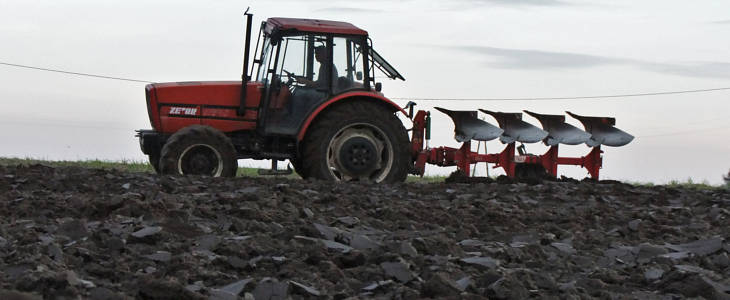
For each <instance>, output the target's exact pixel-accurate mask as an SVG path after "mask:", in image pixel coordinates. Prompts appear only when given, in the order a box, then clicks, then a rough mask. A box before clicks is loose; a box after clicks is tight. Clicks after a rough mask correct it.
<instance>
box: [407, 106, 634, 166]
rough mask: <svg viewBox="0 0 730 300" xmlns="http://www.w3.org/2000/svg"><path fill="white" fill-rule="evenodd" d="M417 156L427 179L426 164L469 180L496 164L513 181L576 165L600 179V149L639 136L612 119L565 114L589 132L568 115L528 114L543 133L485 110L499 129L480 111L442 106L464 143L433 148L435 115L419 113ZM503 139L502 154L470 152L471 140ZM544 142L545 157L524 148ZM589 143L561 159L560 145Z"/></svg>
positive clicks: (507, 114) (415, 137) (514, 118)
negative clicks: (474, 169) (473, 170)
mask: <svg viewBox="0 0 730 300" xmlns="http://www.w3.org/2000/svg"><path fill="white" fill-rule="evenodd" d="M414 105H415V104H409V105H408V107H409V108H410V111H411V113H410V115H411V116H412V119H413V124H414V127H413V132H412V134H413V138H412V144H411V145H412V147H413V149H412V152H413V153H415V155H416V157H415V170H414V173H415V174H417V175H421V176H422V175H423V174H424V171H425V166H426V164H432V165H437V166H456V167H457V169H458V170H459V171H461V172H462V173H463V174H464V175H466V176H469V174H470V166H471V165H472V164H476V163H480V162H483V163H492V164H494V168H502V169H503V170H504V172H505V173H506V175H507V176H509V177H512V178H530V177H535V176H542V175H544V174H547V175H549V176H552V177H557V176H558V165H575V166H581V167H583V168H585V169H586V170H587V171H588V173H589V174H590V176H591V178H593V179H596V180H597V179H598V175H599V170H600V169H601V166H602V163H603V158H602V155H601V153H603V151H602V150H601V146H602V145H605V146H611V147H620V146H623V145H626V144H628V143H629V142H631V141H632V140H633V139H634V137H633V136H632V135H630V134H628V133H626V132H624V131H622V130H620V129H618V128H616V127H614V125H615V124H616V120H615V119H614V118H609V117H587V116H581V115H577V114H574V113H571V112H566V113H567V114H568V115H569V116H571V117H573V118H575V119H577V120H578V121H580V122H581V123H582V124H583V127H584V128H585V131H584V130H581V129H579V128H576V127H575V126H573V125H570V124H568V123H566V122H565V116H563V115H546V114H538V113H534V112H530V111H526V110H525V111H524V112H525V113H527V114H528V115H530V116H532V117H534V118H535V119H537V120H538V121H539V122H540V123H541V124H542V129H540V128H538V127H536V126H534V125H532V124H529V123H527V122H525V121H523V120H522V113H519V112H516V113H512V112H495V111H489V110H484V109H480V110H479V111H481V112H483V113H485V114H488V115H491V116H492V117H493V118H494V119H495V120H497V123H498V124H499V126H498V127H497V126H494V125H492V124H490V123H488V122H486V121H484V120H481V119H479V118H478V116H477V113H478V112H477V111H455V110H448V109H444V108H441V107H435V108H436V110H438V111H440V112H442V113H444V114H447V115H448V116H449V117H451V120H453V122H454V126H455V128H454V138H455V139H456V141H458V142H461V143H462V145H461V147H460V148H458V149H457V148H452V147H445V146H444V147H435V148H430V147H429V146H428V142H427V141H428V140H429V139H430V138H431V137H430V135H431V133H430V127H431V126H430V123H431V115H430V112H428V111H424V110H419V111H418V112H417V113H416V114H415V116H414V115H413V106H414ZM496 138H499V140H500V141H501V142H502V143H503V144H506V146H505V148H504V149H503V150H502V151H501V152H499V153H491V154H490V153H486V154H480V153H479V152H478V151H477V152H474V151H472V150H471V148H472V147H471V146H472V145H471V141H472V140H474V141H478V142H482V141H484V142H486V141H490V140H494V139H496ZM540 141H542V142H543V143H544V144H545V145H547V146H549V147H550V148H549V149H548V151H547V152H545V153H544V154H542V155H535V154H529V153H526V151H525V148H524V145H520V146H516V143H517V142H519V143H521V144H529V143H537V142H540ZM583 143H585V144H586V145H588V146H589V147H591V148H592V149H591V151H590V152H589V153H588V154H587V155H585V156H582V157H562V156H559V155H558V148H559V145H560V144H565V145H579V144H583Z"/></svg>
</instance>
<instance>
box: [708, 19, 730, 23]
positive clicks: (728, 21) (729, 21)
mask: <svg viewBox="0 0 730 300" xmlns="http://www.w3.org/2000/svg"><path fill="white" fill-rule="evenodd" d="M712 24H730V20H720V21H715V22H712Z"/></svg>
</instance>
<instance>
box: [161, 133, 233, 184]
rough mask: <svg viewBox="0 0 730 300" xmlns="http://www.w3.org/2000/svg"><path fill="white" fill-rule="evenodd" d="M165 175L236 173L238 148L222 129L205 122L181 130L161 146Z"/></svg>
mask: <svg viewBox="0 0 730 300" xmlns="http://www.w3.org/2000/svg"><path fill="white" fill-rule="evenodd" d="M159 167H160V172H161V173H162V174H172V175H206V176H213V177H233V176H236V171H237V170H238V163H237V159H236V149H235V148H234V147H233V144H232V143H231V140H230V139H229V138H228V137H227V136H226V135H225V134H223V133H222V132H220V131H218V130H216V129H214V128H212V127H209V126H203V125H193V126H188V127H185V128H183V129H180V130H179V131H178V132H176V133H175V134H173V135H172V136H171V137H170V139H168V140H167V143H165V146H163V147H162V152H161V154H160V162H159Z"/></svg>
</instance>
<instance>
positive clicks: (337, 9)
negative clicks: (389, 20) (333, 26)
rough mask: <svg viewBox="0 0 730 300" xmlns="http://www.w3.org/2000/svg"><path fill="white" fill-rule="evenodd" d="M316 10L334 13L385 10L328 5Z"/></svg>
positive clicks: (377, 11) (378, 11)
mask: <svg viewBox="0 0 730 300" xmlns="http://www.w3.org/2000/svg"><path fill="white" fill-rule="evenodd" d="M315 11H317V12H334V13H381V12H385V11H384V10H381V9H370V8H356V7H328V8H320V9H317V10H315Z"/></svg>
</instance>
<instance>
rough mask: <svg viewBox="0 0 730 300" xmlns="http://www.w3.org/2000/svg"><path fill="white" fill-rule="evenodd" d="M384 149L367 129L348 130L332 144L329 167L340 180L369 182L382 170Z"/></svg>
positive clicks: (381, 143) (380, 142)
mask: <svg viewBox="0 0 730 300" xmlns="http://www.w3.org/2000/svg"><path fill="white" fill-rule="evenodd" d="M384 147H385V146H384V144H383V142H382V141H381V140H379V139H378V138H376V137H375V135H374V134H373V133H372V132H371V131H370V130H368V129H367V128H359V129H358V128H348V129H345V130H343V131H342V132H341V133H340V134H338V135H337V137H336V138H335V139H334V140H333V141H332V143H331V144H330V148H329V154H328V165H330V168H331V171H333V172H334V173H335V174H336V177H338V178H339V179H340V180H345V181H347V180H353V179H365V180H368V179H371V178H370V177H371V175H372V174H373V173H375V171H377V170H379V169H381V168H382V161H383V158H382V155H383V149H384Z"/></svg>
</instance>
